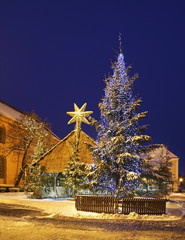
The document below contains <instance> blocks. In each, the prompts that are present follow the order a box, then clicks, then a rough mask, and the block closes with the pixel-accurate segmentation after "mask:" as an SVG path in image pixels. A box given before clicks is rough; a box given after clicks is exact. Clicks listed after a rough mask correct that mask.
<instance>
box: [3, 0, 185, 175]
mask: <svg viewBox="0 0 185 240" xmlns="http://www.w3.org/2000/svg"><path fill="white" fill-rule="evenodd" d="M65 2H66V3H65ZM119 32H121V33H122V41H123V53H124V56H125V61H126V64H127V66H128V65H130V64H132V65H133V69H132V71H133V72H137V73H139V76H140V78H139V79H138V80H137V81H136V83H135V93H139V94H140V96H141V97H142V100H143V103H142V105H141V108H140V110H141V111H142V110H148V111H149V113H148V116H147V117H146V119H145V121H144V123H148V124H150V126H149V129H148V131H147V133H148V134H149V135H151V137H152V138H153V143H163V144H165V145H167V146H168V148H169V150H171V151H172V152H174V153H175V154H176V155H177V156H178V157H179V158H180V173H181V174H182V173H183V174H184V175H185V140H184V136H185V93H184V91H185V1H183V0H182V1H179V0H176V1H175V0H174V1H171V0H160V1H158V0H150V1H148V0H145V1H139V0H129V1H128V0H112V1H109V0H106V1H104V0H102V1H101V0H99V1H97V0H93V1H92V0H85V1H81V0H78V1H75V0H71V1H61V0H58V1H57V0H56V1H55V0H53V1H47V0H43V1H40V0H35V1H34V0H32V1H31V0H30V1H28V0H24V1H19V0H16V1H15V0H12V1H10V0H6V1H5V0H4V1H3V0H1V1H0V83H1V84H0V99H1V100H3V101H5V102H7V103H8V104H10V105H12V106H14V107H16V108H18V109H20V110H22V111H27V112H29V111H31V110H32V109H34V110H35V112H36V113H37V114H38V115H39V116H40V117H41V118H42V119H44V118H45V117H47V119H48V121H49V122H51V123H52V130H53V131H54V133H55V134H56V135H58V136H59V137H60V138H63V137H65V136H66V135H67V134H68V133H69V132H70V131H71V130H73V128H74V124H73V125H72V124H71V125H67V122H68V121H69V119H70V116H68V115H66V112H67V111H73V103H74V102H75V103H76V104H77V105H78V106H79V107H81V106H82V104H84V103H85V102H87V108H86V110H92V111H94V114H93V116H94V117H95V118H96V119H99V109H98V103H99V102H100V101H101V98H102V96H103V94H104V92H103V89H104V87H105V84H104V81H103V79H104V75H105V74H108V73H112V70H111V62H110V59H111V60H112V61H114V60H115V56H116V53H115V52H114V50H113V49H115V50H118V49H119V42H118V34H119ZM82 129H83V130H84V131H85V132H86V133H88V134H89V135H90V136H92V137H94V138H95V136H96V133H95V131H94V129H93V128H92V127H90V126H87V125H86V126H85V124H83V125H82Z"/></svg>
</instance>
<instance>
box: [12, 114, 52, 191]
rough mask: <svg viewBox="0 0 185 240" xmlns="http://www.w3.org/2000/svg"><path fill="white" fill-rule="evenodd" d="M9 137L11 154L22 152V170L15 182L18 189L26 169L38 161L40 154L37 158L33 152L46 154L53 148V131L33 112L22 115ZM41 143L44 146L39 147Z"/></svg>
mask: <svg viewBox="0 0 185 240" xmlns="http://www.w3.org/2000/svg"><path fill="white" fill-rule="evenodd" d="M8 137H9V138H10V139H11V143H10V152H9V154H10V153H11V152H12V151H16V150H18V151H20V152H22V154H21V157H22V161H21V168H20V170H19V174H18V177H17V179H16V181H15V186H17V187H18V186H19V183H20V181H21V179H22V178H23V176H24V173H25V171H26V169H28V168H29V167H31V166H32V165H33V163H35V162H36V161H37V160H36V158H37V157H38V154H37V156H36V155H35V154H36V153H34V154H33V151H39V152H42V153H44V151H47V150H48V149H49V147H51V145H52V143H51V131H50V130H49V128H48V124H47V123H45V122H42V121H41V120H40V119H39V117H38V116H37V115H36V114H35V113H34V112H32V113H25V114H23V115H22V119H21V120H19V121H18V122H17V124H16V126H15V128H14V129H13V130H12V131H11V132H10V134H9V136H8ZM41 142H42V146H39V144H41ZM33 156H34V157H33Z"/></svg>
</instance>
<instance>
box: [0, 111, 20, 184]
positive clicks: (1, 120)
mask: <svg viewBox="0 0 185 240" xmlns="http://www.w3.org/2000/svg"><path fill="white" fill-rule="evenodd" d="M15 124H16V121H15V120H13V119H10V118H8V117H6V116H3V115H1V114H0V127H1V128H4V130H5V133H4V141H3V142H2V141H1V142H0V156H1V158H3V159H4V166H3V167H4V174H3V175H4V177H3V178H0V184H7V185H14V184H15V180H16V177H17V175H18V171H19V169H20V167H21V159H22V152H20V151H13V152H11V153H10V146H11V141H10V138H9V137H8V136H9V135H10V134H11V132H12V130H13V129H14V126H15Z"/></svg>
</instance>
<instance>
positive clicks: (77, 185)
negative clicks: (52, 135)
mask: <svg viewBox="0 0 185 240" xmlns="http://www.w3.org/2000/svg"><path fill="white" fill-rule="evenodd" d="M72 149H73V154H72V157H71V161H70V162H68V164H67V166H66V167H65V169H64V172H63V175H64V179H65V180H64V185H65V186H66V187H67V188H70V189H73V191H74V198H75V195H76V193H77V191H78V190H80V189H82V188H83V184H84V180H85V177H86V175H87V174H86V164H85V163H82V162H80V158H79V147H78V144H76V141H74V142H73V143H72Z"/></svg>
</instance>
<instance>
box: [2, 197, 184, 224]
mask: <svg viewBox="0 0 185 240" xmlns="http://www.w3.org/2000/svg"><path fill="white" fill-rule="evenodd" d="M169 198H170V199H173V200H178V201H179V200H180V201H185V193H176V194H175V193H173V194H171V195H170V196H169ZM0 203H6V204H18V205H22V206H27V207H34V208H38V209H41V210H42V211H43V212H44V213H47V214H49V215H47V216H46V217H47V218H48V217H53V216H55V215H62V216H68V217H76V218H96V219H97V218H104V219H137V220H153V221H171V220H179V219H180V218H181V217H182V216H183V214H184V215H185V212H184V210H183V209H182V204H180V203H179V202H167V210H166V215H165V214H163V215H162V216H157V215H154V216H152V215H139V214H137V213H134V212H132V213H130V214H129V215H123V214H104V213H101V214H98V213H91V212H83V211H77V210H76V209H75V203H74V201H71V200H68V199H42V200H40V199H30V198H28V197H27V195H25V194H24V193H0ZM177 210H178V211H177ZM42 217H43V216H42Z"/></svg>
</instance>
